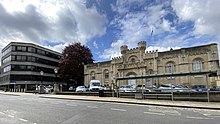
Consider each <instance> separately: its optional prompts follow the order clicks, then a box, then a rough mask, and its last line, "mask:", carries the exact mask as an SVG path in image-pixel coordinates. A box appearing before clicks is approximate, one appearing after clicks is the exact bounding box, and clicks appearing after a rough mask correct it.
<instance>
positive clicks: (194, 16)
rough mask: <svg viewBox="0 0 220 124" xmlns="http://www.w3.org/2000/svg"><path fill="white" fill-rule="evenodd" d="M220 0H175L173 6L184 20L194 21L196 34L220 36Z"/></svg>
mask: <svg viewBox="0 0 220 124" xmlns="http://www.w3.org/2000/svg"><path fill="white" fill-rule="evenodd" d="M219 5H220V1H219V0H193V1H191V0H185V1H183V0H173V2H172V7H173V8H174V10H175V12H176V14H177V16H178V17H179V18H180V19H181V20H182V21H193V22H194V23H195V25H194V33H195V34H202V35H203V34H209V35H216V36H217V37H218V38H220V25H219V22H220V11H219Z"/></svg>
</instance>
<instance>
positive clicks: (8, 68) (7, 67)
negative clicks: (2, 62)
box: [3, 65, 11, 73]
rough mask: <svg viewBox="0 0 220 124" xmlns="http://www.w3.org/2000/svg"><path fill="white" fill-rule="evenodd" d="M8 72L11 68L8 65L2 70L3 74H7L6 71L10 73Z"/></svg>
mask: <svg viewBox="0 0 220 124" xmlns="http://www.w3.org/2000/svg"><path fill="white" fill-rule="evenodd" d="M10 70H11V66H10V65H9V66H6V67H4V68H3V72H4V73H5V72H8V71H10Z"/></svg>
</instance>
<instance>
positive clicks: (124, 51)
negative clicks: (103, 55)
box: [121, 45, 128, 56]
mask: <svg viewBox="0 0 220 124" xmlns="http://www.w3.org/2000/svg"><path fill="white" fill-rule="evenodd" d="M127 50H128V46H127V45H123V46H121V54H122V56H123V55H124V54H126V52H127Z"/></svg>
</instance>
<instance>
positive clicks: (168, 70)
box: [166, 62, 175, 73]
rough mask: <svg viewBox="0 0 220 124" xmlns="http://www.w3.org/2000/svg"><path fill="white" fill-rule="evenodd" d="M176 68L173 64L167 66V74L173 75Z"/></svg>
mask: <svg viewBox="0 0 220 124" xmlns="http://www.w3.org/2000/svg"><path fill="white" fill-rule="evenodd" d="M174 68H175V66H174V64H173V63H171V62H170V63H167V65H166V73H173V72H174V70H175V69H174Z"/></svg>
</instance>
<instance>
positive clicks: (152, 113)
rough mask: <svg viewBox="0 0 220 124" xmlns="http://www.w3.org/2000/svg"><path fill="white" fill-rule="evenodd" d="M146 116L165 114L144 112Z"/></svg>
mask: <svg viewBox="0 0 220 124" xmlns="http://www.w3.org/2000/svg"><path fill="white" fill-rule="evenodd" d="M144 113H145V114H150V115H165V114H163V113H156V112H144Z"/></svg>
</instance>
